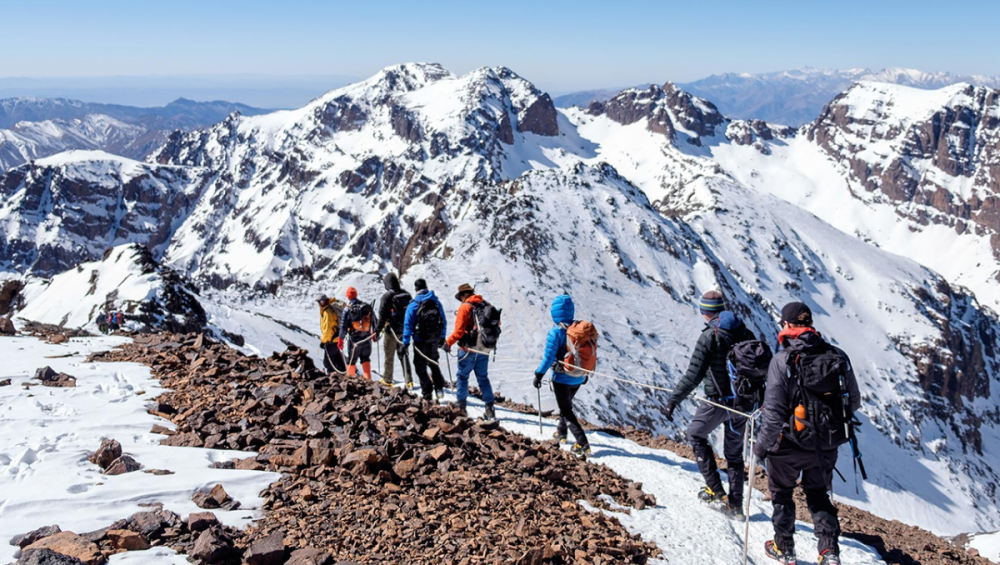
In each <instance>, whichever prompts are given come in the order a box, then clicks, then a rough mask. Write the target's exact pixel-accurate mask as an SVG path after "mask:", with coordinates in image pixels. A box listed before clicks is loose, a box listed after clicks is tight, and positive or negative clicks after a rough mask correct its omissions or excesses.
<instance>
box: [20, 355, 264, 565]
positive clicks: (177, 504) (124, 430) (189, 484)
mask: <svg viewBox="0 0 1000 565" xmlns="http://www.w3.org/2000/svg"><path fill="white" fill-rule="evenodd" d="M124 341H125V340H124V339H122V338H112V337H106V338H74V339H72V340H71V341H69V342H68V343H64V344H61V345H51V344H48V343H44V342H41V341H39V340H37V339H35V338H27V337H13V338H3V339H0V358H3V359H4V368H3V369H0V378H11V379H12V381H13V383H12V384H11V385H10V386H5V387H0V476H2V477H3V478H2V480H0V562H3V563H7V562H10V561H13V559H14V552H15V550H16V549H17V548H16V547H15V546H11V545H8V544H7V541H8V540H9V539H10V538H11V537H13V536H15V535H17V534H20V533H25V532H29V531H31V530H33V529H35V528H39V527H42V526H48V525H51V524H58V525H59V526H60V527H61V528H62V529H63V530H70V531H75V532H77V533H83V532H89V531H93V530H96V529H98V528H103V527H106V526H108V525H109V524H111V523H112V522H114V521H115V520H119V519H122V518H127V517H129V516H130V515H132V514H133V513H135V512H139V511H141V510H143V509H144V508H143V506H141V505H148V504H154V503H162V504H163V505H164V507H165V508H167V509H168V510H172V511H174V512H177V513H178V514H180V515H181V516H186V515H187V514H189V513H190V512H197V511H200V509H199V508H198V507H196V506H195V504H194V503H193V502H191V495H192V494H193V493H194V492H195V490H197V489H199V488H205V487H208V488H211V487H212V486H213V485H215V484H217V483H221V484H222V485H223V486H224V487H225V489H226V491H227V492H229V493H230V495H232V496H233V498H234V499H236V500H239V501H240V502H241V503H242V506H243V507H242V509H240V510H235V511H216V515H217V516H218V517H219V519H220V520H222V521H223V522H224V523H226V524H229V525H233V526H245V525H247V524H249V523H250V521H251V520H252V519H254V518H255V517H256V516H257V515H258V512H257V510H255V509H256V508H258V507H259V506H260V504H262V503H263V500H262V499H261V498H259V497H258V493H259V492H260V491H261V490H262V489H264V488H265V487H266V486H267V485H268V484H270V483H272V482H274V481H275V480H277V479H278V475H277V474H276V473H267V472H256V471H239V470H221V469H212V468H211V465H212V463H213V462H216V461H227V460H231V459H235V458H237V457H249V456H252V455H253V454H252V453H244V452H238V451H226V450H219V449H196V448H188V447H169V446H161V445H159V440H160V439H162V438H163V437H164V436H160V435H155V434H151V433H149V430H150V428H151V427H152V425H153V424H160V425H162V426H166V427H168V428H172V427H173V424H171V423H170V422H168V421H166V420H163V419H161V418H158V417H156V416H153V415H151V414H149V413H148V412H147V408H146V404H147V403H148V402H151V401H152V400H153V399H154V398H156V397H157V396H158V395H159V394H160V393H161V392H162V391H163V389H162V388H161V387H160V385H159V383H158V381H156V380H155V379H153V378H152V377H151V376H150V374H149V369H148V368H147V367H145V366H142V365H138V364H133V363H87V362H86V361H85V358H86V356H87V355H88V354H90V353H92V352H95V351H102V350H107V349H110V348H112V347H115V346H117V345H120V344H121V343H123V342H124ZM45 365H49V366H51V367H52V368H53V369H55V370H56V371H62V372H66V373H69V374H71V375H73V376H75V377H76V378H77V383H76V384H77V386H76V387H74V388H49V387H43V386H31V387H30V388H25V387H24V386H22V385H23V384H24V383H28V382H31V381H32V379H31V377H32V375H33V374H34V371H35V370H36V369H38V368H39V367H43V366H45ZM105 437H108V438H114V439H117V440H118V441H119V442H121V444H122V448H123V451H124V452H125V453H129V454H131V455H132V456H133V457H134V458H135V459H136V460H137V461H138V462H139V463H140V464H142V466H143V469H144V470H152V469H166V470H170V471H173V472H174V474H172V475H162V476H159V475H152V474H149V473H144V472H142V471H136V472H133V473H127V474H124V475H118V476H106V475H103V474H102V473H101V472H100V469H99V468H98V467H97V466H96V465H94V464H93V463H90V462H89V461H87V456H88V455H89V454H90V453H91V452H93V451H94V450H95V449H97V447H98V446H99V445H100V443H101V439H102V438H105ZM150 553H151V554H153V555H161V556H163V555H168V554H169V552H164V551H163V550H162V549H161V550H152V551H151V552H150ZM136 559H137V558H136V557H135V556H129V559H128V560H127V561H131V562H133V563H134V562H144V563H151V562H157V563H171V562H177V561H176V558H170V557H164V558H163V559H161V558H156V559H155V560H154V559H153V558H152V557H151V558H150V559H148V560H147V559H140V560H138V561H137V560H136ZM118 561H119V559H117V558H116V559H114V560H112V563H116V562H118Z"/></svg>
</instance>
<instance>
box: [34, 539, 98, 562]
mask: <svg viewBox="0 0 1000 565" xmlns="http://www.w3.org/2000/svg"><path fill="white" fill-rule="evenodd" d="M33 549H50V550H52V551H54V552H56V553H61V554H63V555H68V556H69V557H75V558H77V559H79V560H80V561H82V562H84V563H86V564H87V565H102V564H103V563H104V562H105V559H104V555H103V554H102V553H101V550H100V549H99V548H98V547H97V544H95V543H91V542H89V541H87V540H85V539H83V538H82V537H80V536H78V535H77V534H74V533H73V532H59V533H58V534H55V535H52V536H49V537H46V538H42V539H40V540H38V541H36V542H35V543H33V544H31V545H29V546H27V547H25V548H24V550H25V552H28V551H30V550H33Z"/></svg>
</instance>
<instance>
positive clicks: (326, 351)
mask: <svg viewBox="0 0 1000 565" xmlns="http://www.w3.org/2000/svg"><path fill="white" fill-rule="evenodd" d="M319 346H320V347H321V348H323V368H324V369H326V372H327V373H331V372H333V360H332V359H330V346H333V348H334V349H336V348H337V346H336V345H333V343H332V342H328V343H321V344H319Z"/></svg>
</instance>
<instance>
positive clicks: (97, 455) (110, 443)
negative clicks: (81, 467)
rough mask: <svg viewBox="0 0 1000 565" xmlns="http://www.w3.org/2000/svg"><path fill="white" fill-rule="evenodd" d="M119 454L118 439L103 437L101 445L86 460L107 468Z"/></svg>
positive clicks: (120, 453) (120, 449)
mask: <svg viewBox="0 0 1000 565" xmlns="http://www.w3.org/2000/svg"><path fill="white" fill-rule="evenodd" d="M121 456H122V444H120V443H118V440H115V439H108V438H104V439H102V440H101V446H100V447H98V448H97V451H95V452H94V453H93V454H91V456H90V457H88V458H87V460H88V461H90V462H91V463H93V464H95V465H97V466H98V467H100V468H101V469H107V468H108V467H110V466H111V464H112V463H114V462H115V460H116V459H118V458H119V457H121Z"/></svg>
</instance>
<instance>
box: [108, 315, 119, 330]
mask: <svg viewBox="0 0 1000 565" xmlns="http://www.w3.org/2000/svg"><path fill="white" fill-rule="evenodd" d="M108 330H109V331H112V332H115V331H118V317H117V316H115V312H114V310H111V311H110V312H108Z"/></svg>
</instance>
